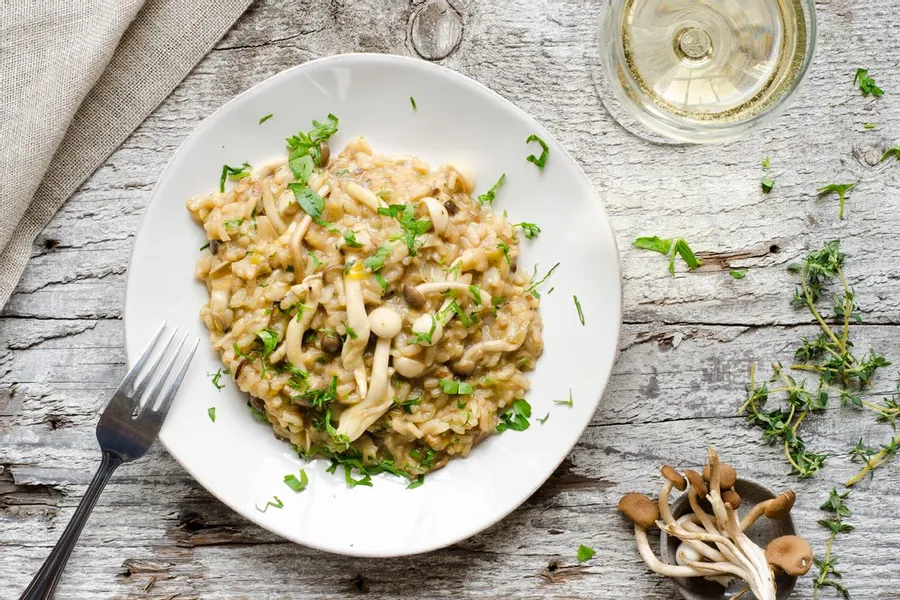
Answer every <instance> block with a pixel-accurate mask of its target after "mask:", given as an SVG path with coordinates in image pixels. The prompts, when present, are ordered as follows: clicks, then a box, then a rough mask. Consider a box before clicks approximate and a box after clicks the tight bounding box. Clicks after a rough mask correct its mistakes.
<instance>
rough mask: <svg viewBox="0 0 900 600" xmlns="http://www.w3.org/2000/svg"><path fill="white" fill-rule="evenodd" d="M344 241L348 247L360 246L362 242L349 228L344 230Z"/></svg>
mask: <svg viewBox="0 0 900 600" xmlns="http://www.w3.org/2000/svg"><path fill="white" fill-rule="evenodd" d="M344 242H346V243H347V247H349V248H362V244H360V243H359V242H358V241H357V240H356V234H355V233H354V232H353V231H352V230H350V229H346V230H344Z"/></svg>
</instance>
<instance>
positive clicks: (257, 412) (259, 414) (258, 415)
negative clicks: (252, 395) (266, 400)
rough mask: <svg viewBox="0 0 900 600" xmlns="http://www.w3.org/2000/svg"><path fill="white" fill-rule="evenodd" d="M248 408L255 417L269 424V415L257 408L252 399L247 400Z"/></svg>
mask: <svg viewBox="0 0 900 600" xmlns="http://www.w3.org/2000/svg"><path fill="white" fill-rule="evenodd" d="M247 410H249V411H250V414H251V415H253V418H254V419H256V420H257V421H259V422H260V423H265V424H267V425H268V424H269V417H268V416H267V415H266V413H264V412H263V411H261V410H257V409H256V407H254V406H253V405H252V404H250V401H249V400H248V401H247Z"/></svg>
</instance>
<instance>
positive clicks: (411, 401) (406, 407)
mask: <svg viewBox="0 0 900 600" xmlns="http://www.w3.org/2000/svg"><path fill="white" fill-rule="evenodd" d="M422 400H424V398H423V397H422V396H416V397H415V398H407V399H406V400H404V401H403V402H397V399H396V398H394V404H396V405H397V406H399V407H400V408H402V409H403V412H405V413H406V414H408V415H411V414H412V412H413V410H412V407H413V406H415V405H416V404H421V403H422Z"/></svg>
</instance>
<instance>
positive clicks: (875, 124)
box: [863, 123, 878, 130]
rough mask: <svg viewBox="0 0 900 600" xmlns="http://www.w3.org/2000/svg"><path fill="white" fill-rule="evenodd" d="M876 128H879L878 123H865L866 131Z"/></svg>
mask: <svg viewBox="0 0 900 600" xmlns="http://www.w3.org/2000/svg"><path fill="white" fill-rule="evenodd" d="M876 127H878V123H865V124H863V129H866V130H871V129H875V128H876Z"/></svg>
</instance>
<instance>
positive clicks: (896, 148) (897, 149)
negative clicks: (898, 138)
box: [878, 146, 900, 162]
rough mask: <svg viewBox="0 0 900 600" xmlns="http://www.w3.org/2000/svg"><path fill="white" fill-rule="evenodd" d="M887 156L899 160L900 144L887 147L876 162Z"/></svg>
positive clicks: (884, 159) (885, 158)
mask: <svg viewBox="0 0 900 600" xmlns="http://www.w3.org/2000/svg"><path fill="white" fill-rule="evenodd" d="M889 158H895V159H897V160H898V161H900V146H894V147H893V148H890V149H888V151H887V152H885V153H884V154H883V155H882V157H881V160H880V161H878V162H884V161H886V160H887V159H889Z"/></svg>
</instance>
